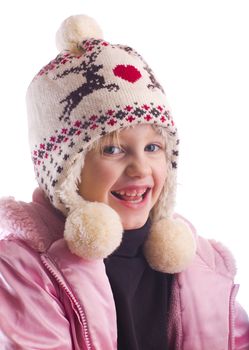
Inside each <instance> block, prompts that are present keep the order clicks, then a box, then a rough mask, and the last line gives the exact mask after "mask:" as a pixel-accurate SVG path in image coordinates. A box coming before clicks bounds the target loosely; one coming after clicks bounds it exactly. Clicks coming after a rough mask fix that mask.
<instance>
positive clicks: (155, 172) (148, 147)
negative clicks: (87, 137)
mask: <svg viewBox="0 0 249 350" xmlns="http://www.w3.org/2000/svg"><path fill="white" fill-rule="evenodd" d="M165 154H166V153H165V142H164V139H163V137H162V136H161V135H159V134H158V133H157V132H156V131H155V130H154V129H153V128H152V127H151V126H150V125H144V124H143V125H137V126H135V127H134V128H129V129H125V130H122V131H121V132H120V133H119V143H115V142H107V144H105V145H104V148H103V151H102V152H101V151H99V150H97V149H92V150H91V151H89V152H88V153H87V154H86V157H85V164H84V167H83V170H82V173H81V184H80V186H79V192H80V194H81V196H82V197H83V198H84V199H86V200H88V201H92V202H93V201H97V202H103V203H106V204H107V205H109V206H110V207H112V208H113V209H114V210H115V211H116V212H117V213H118V214H119V216H120V218H121V221H122V224H123V227H124V229H126V230H128V229H134V228H139V227H142V226H143V225H144V224H145V222H146V221H147V219H148V217H149V213H150V210H151V209H152V207H153V206H154V205H155V203H156V202H157V200H158V197H159V195H160V193H161V191H162V188H163V185H164V183H165V180H166V176H167V164H166V156H165Z"/></svg>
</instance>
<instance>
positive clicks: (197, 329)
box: [0, 190, 249, 350]
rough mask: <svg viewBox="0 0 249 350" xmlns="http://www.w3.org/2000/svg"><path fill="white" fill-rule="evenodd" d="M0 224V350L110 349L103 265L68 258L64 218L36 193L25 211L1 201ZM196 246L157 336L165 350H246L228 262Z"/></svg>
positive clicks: (112, 338) (110, 309)
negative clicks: (167, 349) (161, 334)
mask: <svg viewBox="0 0 249 350" xmlns="http://www.w3.org/2000/svg"><path fill="white" fill-rule="evenodd" d="M0 217H1V221H0V222H1V226H2V238H3V239H2V240H1V241H0V276H1V279H0V301H1V304H0V305H1V306H0V330H1V331H0V349H1V350H20V349H22V350H24V349H25V350H31V349H32V350H34V349H39V350H42V349H46V350H48V349H49V350H71V349H74V350H90V349H91V350H114V349H117V329H116V312H115V304H114V300H113V296H112V291H111V288H110V284H109V281H108V278H107V276H106V273H105V266H104V263H103V261H102V260H95V261H84V260H83V259H81V258H79V257H77V256H76V255H73V254H72V253H70V251H69V250H68V248H67V246H66V244H65V241H64V239H63V238H62V233H63V227H64V219H63V217H62V215H61V214H60V213H59V212H57V211H56V210H55V209H53V208H52V207H51V206H50V204H49V203H48V202H47V201H46V200H45V199H44V198H43V196H42V194H41V192H40V191H39V190H38V191H35V193H34V198H33V203H31V204H26V203H21V202H15V201H14V199H11V198H9V199H5V200H2V201H1V205H0ZM196 240H197V246H198V250H197V254H196V257H195V259H194V261H193V263H192V264H191V265H190V266H189V267H188V269H187V270H185V271H184V272H182V273H180V274H177V275H175V278H174V282H173V287H172V301H171V310H170V316H169V324H168V327H167V330H166V329H165V331H167V335H168V341H169V344H170V349H177V350H210V349H211V350H225V349H229V350H233V349H236V350H238V349H249V322H248V318H247V315H246V314H245V312H244V311H243V309H242V308H241V307H240V306H239V305H238V304H237V303H236V302H235V297H236V293H237V290H238V286H237V285H234V282H233V279H234V275H235V266H234V261H233V258H232V257H231V255H230V253H229V252H228V251H227V250H226V249H225V248H224V247H222V246H221V245H220V244H218V243H216V242H213V241H207V240H204V239H203V238H200V237H196ZM127 350H129V349H127Z"/></svg>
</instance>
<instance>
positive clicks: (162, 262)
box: [27, 15, 196, 273]
mask: <svg viewBox="0 0 249 350" xmlns="http://www.w3.org/2000/svg"><path fill="white" fill-rule="evenodd" d="M56 44H57V47H58V49H59V50H60V51H61V52H60V54H59V55H58V56H57V57H56V58H55V59H54V60H52V61H51V62H49V64H48V65H46V66H45V67H43V68H42V69H41V70H40V72H39V73H38V74H37V76H36V77H35V78H34V79H33V81H32V82H31V84H30V86H29V88H28V91H27V111H28V121H29V131H30V132H29V139H30V147H31V153H32V160H33V163H34V168H35V173H36V178H37V181H38V183H39V186H40V187H41V188H42V189H43V190H44V192H45V193H46V195H47V196H48V198H49V199H50V201H51V203H52V204H53V205H54V206H55V207H56V208H58V209H59V210H61V211H62V212H63V213H64V214H65V215H66V217H67V219H66V224H65V232H64V236H65V240H66V241H67V244H68V247H69V249H70V250H71V251H72V252H73V253H74V254H76V255H78V256H80V257H82V258H85V259H102V258H105V257H107V256H108V255H110V254H111V253H112V252H113V251H114V250H115V249H116V248H117V247H118V246H119V244H120V242H121V240H122V234H123V228H122V224H121V222H120V218H119V215H118V214H117V213H116V212H115V211H114V210H113V209H112V208H111V207H109V206H108V205H106V204H104V203H97V202H88V201H86V200H84V199H83V198H82V197H81V196H80V195H79V194H78V191H77V181H78V180H79V178H80V174H81V169H82V167H83V165H84V157H85V154H86V152H87V150H88V149H89V147H90V146H91V145H92V144H93V143H94V142H95V141H96V140H98V139H99V138H100V137H102V136H104V135H106V134H108V133H111V132H113V131H115V130H118V129H122V128H124V127H129V126H132V125H138V124H142V123H144V124H151V125H158V126H161V127H164V128H165V129H166V130H167V132H168V134H169V135H170V136H171V138H172V139H173V140H174V145H173V146H172V147H173V148H172V154H171V160H170V161H171V171H172V173H173V174H174V176H173V178H174V181H173V185H172V184H171V186H170V188H169V186H168V184H167V183H166V184H165V186H164V187H165V188H164V190H163V191H162V194H161V195H160V198H159V201H158V203H157V205H156V207H155V208H154V209H153V210H154V211H155V215H153V221H152V226H151V232H150V234H149V237H148V239H147V241H146V242H145V245H144V252H145V256H146V258H147V260H148V262H149V264H150V265H151V267H152V268H154V269H156V270H159V271H163V272H169V273H176V272H180V271H182V270H183V269H184V268H186V267H187V266H188V264H189V263H190V262H191V261H192V259H193V256H194V254H195V249H196V247H195V241H194V239H193V236H192V233H191V231H190V229H189V228H188V226H186V225H185V224H184V223H183V222H182V221H181V220H180V219H174V218H173V216H172V213H173V206H174V196H175V187H176V180H175V179H176V168H177V156H178V143H179V140H178V136H177V129H176V127H175V124H174V122H173V119H172V116H171V112H170V108H169V105H168V102H167V99H166V96H165V93H164V90H163V88H162V86H161V85H160V84H159V82H158V81H157V79H156V77H155V76H154V73H153V71H152V70H151V68H150V67H149V66H148V65H147V63H146V62H145V61H144V60H143V58H142V57H141V56H140V55H139V54H138V53H137V52H136V51H135V50H133V49H132V48H130V47H128V46H125V45H112V44H110V43H109V42H106V41H105V40H104V39H103V33H102V30H101V29H100V27H99V26H98V24H97V23H96V21H95V20H94V19H92V18H90V17H88V16H85V15H76V16H71V17H69V18H67V19H66V20H65V21H64V22H63V23H62V25H61V27H60V28H59V30H58V32H57V34H56ZM83 181H84V180H83Z"/></svg>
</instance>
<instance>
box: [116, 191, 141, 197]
mask: <svg viewBox="0 0 249 350" xmlns="http://www.w3.org/2000/svg"><path fill="white" fill-rule="evenodd" d="M115 192H116V193H118V194H120V195H121V196H123V195H126V196H128V197H136V196H142V195H143V194H144V193H145V192H146V190H143V191H142V192H137V191H135V192H125V191H115Z"/></svg>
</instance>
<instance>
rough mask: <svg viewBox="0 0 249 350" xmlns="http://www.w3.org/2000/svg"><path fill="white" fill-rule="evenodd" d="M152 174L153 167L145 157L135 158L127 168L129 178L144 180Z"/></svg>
mask: <svg viewBox="0 0 249 350" xmlns="http://www.w3.org/2000/svg"><path fill="white" fill-rule="evenodd" d="M150 174H151V167H150V164H149V163H148V160H147V159H145V158H144V157H134V158H132V159H131V161H130V163H129V164H128V166H127V168H126V175H128V176H129V177H137V178H142V177H145V176H148V175H150Z"/></svg>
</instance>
